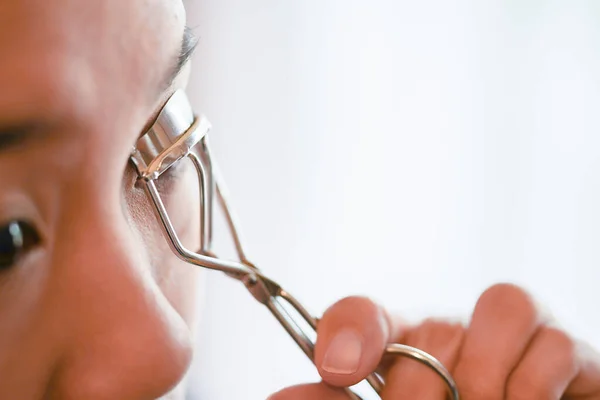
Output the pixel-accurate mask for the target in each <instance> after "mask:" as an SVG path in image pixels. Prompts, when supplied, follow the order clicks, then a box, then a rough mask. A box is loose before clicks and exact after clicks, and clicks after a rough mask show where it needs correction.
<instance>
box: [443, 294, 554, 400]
mask: <svg viewBox="0 0 600 400" xmlns="http://www.w3.org/2000/svg"><path fill="white" fill-rule="evenodd" d="M539 314H540V313H539V312H538V310H537V309H536V306H535V304H534V302H533V300H532V299H531V297H530V296H528V295H527V294H526V293H525V292H524V291H523V290H521V289H519V288H517V287H516V286H513V285H506V284H502V285H496V286H493V287H491V288H490V289H488V290H487V291H486V292H485V293H484V294H483V295H482V296H481V297H480V299H479V301H478V302H477V305H476V306H475V310H474V312H473V316H472V319H471V323H470V325H469V327H468V329H467V332H466V335H465V341H464V344H463V348H462V352H461V355H460V357H459V361H458V364H457V366H456V369H455V371H454V377H455V379H456V382H457V384H458V387H459V389H460V391H461V395H462V396H461V397H462V398H463V399H464V400H479V399H487V400H495V399H497V400H503V399H505V396H506V393H505V392H506V381H507V379H508V376H509V374H510V373H511V371H512V370H513V368H514V367H515V366H516V365H517V364H518V363H519V360H520V359H521V357H522V355H523V354H524V352H525V350H526V348H527V346H528V345H529V343H530V341H531V339H532V338H533V335H534V334H535V332H536V330H537V329H538V327H539V326H540V324H541V322H542V319H541V316H540V315H539Z"/></svg>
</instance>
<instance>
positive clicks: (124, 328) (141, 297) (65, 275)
mask: <svg viewBox="0 0 600 400" xmlns="http://www.w3.org/2000/svg"><path fill="white" fill-rule="evenodd" d="M99 190H102V188H100V187H98V186H94V185H93V184H91V185H86V186H85V187H79V188H78V189H77V191H76V193H77V194H76V195H73V196H72V198H71V199H70V200H69V201H65V202H63V204H68V208H65V209H64V210H63V211H62V213H61V216H60V218H59V221H58V224H57V225H58V226H60V228H58V229H57V232H58V234H57V238H56V242H55V246H54V253H53V260H52V268H53V270H54V271H55V272H56V273H55V274H53V275H54V277H55V278H56V279H59V280H60V282H58V283H57V284H56V285H53V286H54V287H57V288H60V289H59V290H60V293H58V294H57V296H56V297H59V298H60V302H59V304H60V306H59V307H60V308H59V310H58V311H59V312H63V313H66V315H64V318H65V320H66V321H68V325H69V329H70V332H71V337H70V339H69V340H68V343H67V344H66V345H65V347H66V350H65V360H64V362H63V366H62V371H61V373H60V374H57V379H58V381H57V382H55V383H54V386H55V387H56V388H58V389H57V391H58V393H60V395H58V396H57V397H58V398H62V396H63V395H64V396H66V398H90V399H92V398H93V399H96V398H105V397H106V398H131V399H135V398H154V397H158V396H160V395H161V394H163V393H164V392H166V391H167V390H168V389H170V388H171V387H172V386H173V385H175V384H176V383H177V382H178V381H179V379H180V378H181V376H182V375H183V374H184V373H185V370H186V369H187V366H188V363H189V361H190V357H191V354H190V348H191V344H190V338H189V330H188V328H187V326H186V324H185V322H184V321H183V319H182V318H181V316H180V315H179V314H178V312H177V311H176V310H175V309H174V308H173V307H172V306H171V304H169V301H168V300H167V299H166V298H165V296H164V295H163V294H162V292H161V291H160V289H159V287H158V285H157V284H156V282H155V281H154V279H153V277H152V274H151V273H150V270H149V264H150V254H148V251H147V246H146V245H144V243H143V241H142V240H141V238H140V237H139V235H136V233H135V230H134V229H132V227H130V226H129V224H128V218H126V216H125V214H124V212H123V209H124V208H123V207H122V205H121V201H120V199H119V196H118V195H116V196H110V194H109V193H106V192H105V193H103V195H102V196H100V195H99V193H98V191H99ZM100 393H103V394H104V395H99V394H100ZM67 394H68V395H67ZM75 394H76V395H75Z"/></svg>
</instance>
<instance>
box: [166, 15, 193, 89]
mask: <svg viewBox="0 0 600 400" xmlns="http://www.w3.org/2000/svg"><path fill="white" fill-rule="evenodd" d="M197 46H198V38H197V37H196V35H194V32H193V31H192V29H191V28H190V27H189V26H186V27H185V28H184V29H183V38H182V39H181V48H180V49H179V54H178V55H177V60H176V62H175V65H174V66H173V67H172V68H171V69H170V70H169V73H168V75H167V77H166V79H165V82H164V86H163V87H164V88H167V87H169V86H171V84H172V83H173V81H174V80H175V78H177V76H178V75H179V73H180V72H181V70H182V69H183V67H185V65H186V64H187V63H188V61H190V59H191V58H192V56H193V55H194V51H195V50H196V47H197Z"/></svg>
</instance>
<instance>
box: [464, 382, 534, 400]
mask: <svg viewBox="0 0 600 400" xmlns="http://www.w3.org/2000/svg"><path fill="white" fill-rule="evenodd" d="M458 390H459V392H460V394H461V398H464V399H477V400H504V387H503V385H498V384H492V383H491V382H489V381H486V380H484V379H477V380H475V381H470V382H469V383H468V384H463V385H462V386H461V385H460V384H458ZM529 400H531V399H529Z"/></svg>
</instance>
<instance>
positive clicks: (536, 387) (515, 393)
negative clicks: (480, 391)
mask: <svg viewBox="0 0 600 400" xmlns="http://www.w3.org/2000/svg"><path fill="white" fill-rule="evenodd" d="M506 395H507V398H508V399H510V400H529V399H539V400H544V399H553V398H555V396H553V395H555V394H554V393H553V392H552V390H551V389H550V388H549V387H548V385H545V384H544V382H543V380H540V379H539V378H538V377H536V376H535V374H526V373H522V374H517V375H515V376H514V377H513V378H512V379H511V380H510V382H509V383H508V385H507V387H506Z"/></svg>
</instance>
